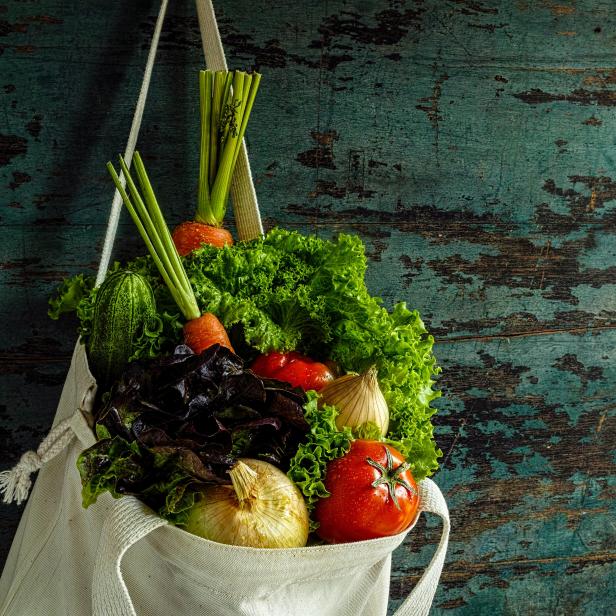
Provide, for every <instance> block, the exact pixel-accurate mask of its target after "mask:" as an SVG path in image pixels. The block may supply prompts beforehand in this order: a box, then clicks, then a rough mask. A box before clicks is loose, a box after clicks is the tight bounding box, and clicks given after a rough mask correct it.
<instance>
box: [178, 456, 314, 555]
mask: <svg viewBox="0 0 616 616" xmlns="http://www.w3.org/2000/svg"><path fill="white" fill-rule="evenodd" d="M229 475H230V476H231V482H232V485H230V486H229V485H226V486H208V487H205V488H204V489H203V490H202V493H201V497H200V498H199V499H198V500H197V502H196V503H195V504H194V506H193V508H192V510H191V512H190V514H189V517H188V522H187V524H186V530H187V531H188V532H190V533H194V534H195V535H199V536H200V537H203V538H204V539H210V540H211V541H217V542H218V543H227V544H229V545H241V546H246V547H253V548H299V547H303V546H305V545H306V542H307V541H308V526H309V520H308V509H307V508H306V503H305V502H304V498H303V496H302V493H301V492H300V491H299V489H298V488H297V486H296V485H295V484H294V483H293V482H292V481H291V480H290V479H289V478H288V477H287V476H286V475H285V474H284V473H283V472H282V471H281V470H280V469H278V468H276V467H275V466H273V465H272V464H269V463H267V462H262V461H261V460H248V459H242V460H239V461H238V462H237V463H236V464H235V466H234V467H233V468H232V469H231V470H230V471H229Z"/></svg>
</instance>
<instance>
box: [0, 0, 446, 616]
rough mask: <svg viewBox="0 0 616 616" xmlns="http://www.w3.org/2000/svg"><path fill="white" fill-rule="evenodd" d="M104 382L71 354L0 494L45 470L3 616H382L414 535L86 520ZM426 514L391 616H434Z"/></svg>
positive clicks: (96, 513) (250, 190) (208, 46)
mask: <svg viewBox="0 0 616 616" xmlns="http://www.w3.org/2000/svg"><path fill="white" fill-rule="evenodd" d="M166 5H167V0H163V2H162V4H161V9H160V13H159V18H158V22H157V25H156V29H155V32H154V36H153V39H152V46H151V49H150V55H149V57H148V64H147V67H146V71H145V76H144V81H143V86H142V89H141V94H140V96H139V101H138V104H137V110H136V112H135V117H134V119H133V125H132V128H131V133H130V136H129V140H128V145H127V148H126V155H125V158H126V159H127V160H130V158H131V157H132V152H133V150H134V147H135V143H136V139H137V133H138V131H139V125H140V122H141V114H142V112H143V107H144V104H145V98H146V94H147V90H148V85H149V80H150V76H151V72H152V65H153V62H154V57H155V53H156V48H157V44H158V39H159V35H160V31H161V28H162V23H163V20H164V14H165V9H166ZM197 9H198V14H199V23H200V28H201V32H202V37H203V41H204V49H205V53H206V60H207V62H208V67H209V68H213V69H223V68H226V63H225V61H224V54H223V51H222V44H221V42H220V37H219V34H218V29H217V26H216V20H215V17H214V12H213V8H212V5H211V2H210V0H197ZM233 196H234V211H235V217H236V223H237V227H238V233H239V235H240V238H242V239H249V238H251V237H255V236H257V235H259V234H260V233H262V229H261V221H260V217H259V210H258V207H257V201H256V196H255V192H254V186H253V183H252V178H251V174H250V167H249V164H248V158H247V155H246V152H245V149H244V150H243V152H242V156H241V157H240V161H238V167H237V170H236V174H235V179H234V187H233ZM120 203H121V201H120V198H119V195H118V194H117V193H116V196H115V198H114V203H113V205H112V212H111V215H110V220H109V226H108V230H107V237H106V241H105V247H104V250H103V257H102V260H101V265H100V268H99V282H100V281H101V280H102V278H103V277H104V274H105V272H106V270H107V267H108V264H109V258H110V254H111V247H112V245H113V240H114V236H115V231H116V227H117V219H118V213H119V208H120ZM95 392H96V381H95V380H94V378H93V376H92V375H91V373H90V371H89V369H88V363H87V357H86V353H85V349H84V347H83V345H82V344H80V343H78V344H77V345H76V347H75V351H74V354H73V358H72V361H71V366H70V369H69V373H68V376H67V379H66V382H65V384H64V388H63V391H62V395H61V398H60V403H59V405H58V409H57V412H56V417H55V420H54V427H53V429H52V431H51V432H50V434H49V436H48V437H47V438H46V439H45V440H44V441H43V443H41V446H40V447H39V449H38V450H37V451H36V452H27V453H26V454H24V456H22V458H21V460H20V462H19V463H18V464H17V466H16V467H15V468H14V469H13V470H12V471H10V472H5V473H2V474H0V485H2V486H3V488H4V490H5V497H6V498H7V499H8V500H10V498H11V497H16V498H17V500H20V499H25V498H26V496H27V493H28V490H29V487H30V483H29V476H30V473H31V472H34V471H36V470H39V469H40V473H39V476H38V479H37V481H36V485H35V486H34V489H33V490H32V494H31V495H30V498H29V501H28V504H27V506H26V508H25V511H24V513H23V516H22V519H21V522H20V524H19V528H18V530H17V534H16V535H15V539H14V541H13V545H12V547H11V551H10V553H9V557H8V560H7V563H6V565H5V568H4V571H3V573H2V577H1V578H0V616H89V615H90V614H94V615H95V616H135V615H139V616H170V615H173V616H197V615H199V616H200V615H203V616H384V614H385V613H386V611H387V602H388V596H389V578H390V569H391V554H392V552H393V550H395V549H396V547H398V546H399V545H400V544H401V543H402V541H403V540H404V538H405V536H406V534H407V533H408V532H409V530H410V529H408V530H407V531H405V532H404V533H401V534H399V535H396V536H394V537H387V538H384V539H375V540H371V541H360V542H356V543H348V544H339V545H325V546H313V547H305V548H295V549H277V550H273V549H256V548H244V547H237V546H228V545H223V544H219V543H214V542H211V541H207V540H205V539H201V538H199V537H196V536H194V535H191V534H189V533H187V532H185V531H183V530H181V529H179V528H176V527H174V526H171V525H169V524H168V523H167V522H166V521H165V520H164V519H162V518H160V517H159V516H157V515H156V514H155V513H154V512H153V511H151V510H150V509H149V508H148V507H147V506H145V505H144V504H143V503H141V502H140V501H139V500H137V499H136V498H133V497H123V498H121V499H118V500H114V499H113V498H112V497H111V496H110V495H109V494H104V495H103V496H101V497H100V498H99V500H98V501H97V503H95V504H94V505H92V506H91V507H89V508H88V509H87V510H86V509H83V508H82V506H81V482H80V477H79V473H78V471H77V467H76V459H77V457H78V455H79V454H80V452H81V451H83V449H85V448H86V447H89V446H90V445H92V444H93V443H94V442H95V439H94V436H93V433H92V429H91V424H92V417H91V410H92V404H93V400H94V396H95ZM419 488H420V499H421V505H420V509H421V511H425V512H432V513H435V514H437V515H438V516H440V517H441V518H442V522H443V530H442V535H441V540H440V543H439V545H438V547H437V550H436V553H435V555H434V557H433V559H432V562H431V563H430V565H429V566H428V568H427V569H426V571H425V572H424V574H423V576H422V578H421V579H420V581H419V582H418V584H417V586H416V587H415V588H414V589H413V591H412V593H411V595H410V596H409V597H408V598H407V599H406V600H405V601H404V602H403V604H402V605H401V606H400V608H399V609H398V610H397V611H396V615H397V616H420V615H421V616H423V615H427V614H428V612H429V610H430V606H431V603H432V599H433V597H434V593H435V591H436V587H437V585H438V580H439V577H440V574H441V570H442V567H443V562H444V560H445V553H446V550H447V542H448V537H449V515H448V511H447V505H446V503H445V500H444V498H443V495H442V494H441V492H440V490H439V488H438V486H437V485H436V484H435V483H434V482H433V481H431V480H429V479H426V480H424V481H422V482H421V483H420V485H419Z"/></svg>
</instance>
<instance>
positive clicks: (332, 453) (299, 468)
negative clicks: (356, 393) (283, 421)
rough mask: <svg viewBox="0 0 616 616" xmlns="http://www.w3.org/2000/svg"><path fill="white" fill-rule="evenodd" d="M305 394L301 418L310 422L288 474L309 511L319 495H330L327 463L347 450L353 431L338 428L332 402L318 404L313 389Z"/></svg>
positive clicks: (336, 412)
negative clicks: (305, 399)
mask: <svg viewBox="0 0 616 616" xmlns="http://www.w3.org/2000/svg"><path fill="white" fill-rule="evenodd" d="M307 396H308V402H306V404H305V405H304V418H305V419H306V421H307V422H308V424H309V425H310V432H309V433H308V435H307V437H306V438H305V440H304V441H303V442H302V443H301V444H300V446H299V447H298V449H297V453H296V454H295V456H294V457H293V458H292V459H291V463H290V466H289V472H288V473H287V475H288V476H289V478H290V479H292V480H293V481H294V482H295V484H296V485H297V487H298V488H299V489H300V490H301V491H302V494H303V495H304V497H305V499H306V505H307V507H308V511H309V512H312V510H313V509H314V505H315V504H316V502H317V501H318V500H319V499H320V498H325V497H327V496H329V492H328V491H327V489H326V488H325V483H324V480H325V473H326V470H327V463H328V462H330V461H331V460H335V459H336V458H340V457H342V456H343V455H344V454H345V453H347V452H348V451H349V449H350V448H351V440H352V439H353V435H352V434H351V430H350V429H349V428H343V429H342V430H338V428H337V427H336V415H337V414H338V411H336V409H335V408H334V407H333V406H328V405H326V404H324V405H322V407H321V408H319V407H318V402H317V400H318V396H317V394H316V392H314V391H310V392H308V394H307ZM313 530H314V528H313Z"/></svg>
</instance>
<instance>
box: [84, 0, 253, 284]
mask: <svg viewBox="0 0 616 616" xmlns="http://www.w3.org/2000/svg"><path fill="white" fill-rule="evenodd" d="M168 2H169V0H162V2H161V6H160V10H159V12H158V19H157V20H156V26H155V28H154V34H153V36H152V43H151V45H150V52H149V54H148V60H147V63H146V67H145V72H144V75H143V82H142V84H141V90H140V91H139V98H138V99H137V105H136V107H135V113H134V115H133V121H132V124H131V127H130V132H129V134H128V141H127V143H126V149H125V150H124V160H125V161H126V164H127V165H128V166H129V167H130V164H131V161H132V158H133V153H134V152H135V146H136V145H137V137H138V136H139V129H140V128H141V120H142V119H143V111H144V109H145V102H146V99H147V96H148V90H149V89H150V81H151V78H152V70H153V68H154V60H155V59H156V51H157V49H158V41H159V39H160V33H161V30H162V27H163V22H164V20H165V13H166V11H167V5H168ZM196 5H197V16H198V19H199V30H200V32H201V41H202V43H203V53H204V55H205V62H206V66H207V67H208V68H209V69H211V70H220V71H226V70H227V61H226V60H225V52H224V49H223V46H222V40H221V38H220V32H219V31H218V23H217V21H216V14H215V13H214V7H213V5H212V0H196ZM120 182H121V184H122V186H124V185H125V184H126V181H125V179H124V174H122V173H121V174H120ZM231 196H232V199H233V213H234V215H235V226H236V228H237V234H238V237H239V239H240V240H251V239H254V238H256V237H260V236H261V235H263V224H262V223H261V214H260V213H259V204H258V202H257V193H256V191H255V186H254V182H253V180H252V172H251V170H250V162H249V161H248V152H247V151H246V142H245V141H244V140H242V145H241V148H240V153H239V156H238V158H237V163H236V166H235V171H234V173H233V178H232V181H231ZM121 211H122V196H121V195H120V191H118V190H117V189H116V191H115V193H114V195H113V201H112V203H111V212H110V213H109V220H108V222H107V231H106V232H105V241H104V244H103V251H102V254H101V259H100V263H99V266H98V273H97V275H96V286H98V285H100V284H101V283H102V282H103V280H104V279H105V275H106V274H107V270H108V269H109V262H110V261H111V252H112V250H113V243H114V241H115V236H116V233H117V231H118V222H119V220H120V212H121Z"/></svg>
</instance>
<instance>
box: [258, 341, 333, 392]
mask: <svg viewBox="0 0 616 616" xmlns="http://www.w3.org/2000/svg"><path fill="white" fill-rule="evenodd" d="M250 369H251V370H252V371H253V372H254V373H255V374H258V375H259V376H263V377H266V378H269V379H277V380H279V381H284V382H285V383H290V384H291V385H293V387H301V388H302V389H303V390H304V391H308V390H309V389H314V390H316V391H319V390H320V389H322V388H323V387H325V385H326V384H327V383H329V382H330V381H333V380H334V375H333V374H332V372H331V370H330V369H329V368H328V367H327V366H326V365H325V364H322V363H320V362H317V361H314V360H312V359H310V357H306V356H305V355H301V354H300V353H297V352H295V351H291V352H290V353H276V352H273V353H267V354H266V355H260V356H259V357H257V359H255V361H254V362H253V364H252V366H251V367H250Z"/></svg>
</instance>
